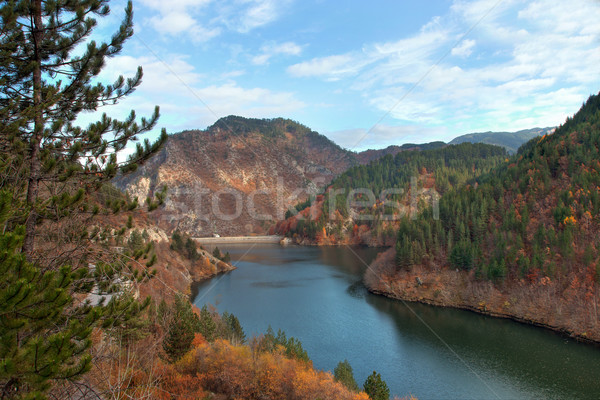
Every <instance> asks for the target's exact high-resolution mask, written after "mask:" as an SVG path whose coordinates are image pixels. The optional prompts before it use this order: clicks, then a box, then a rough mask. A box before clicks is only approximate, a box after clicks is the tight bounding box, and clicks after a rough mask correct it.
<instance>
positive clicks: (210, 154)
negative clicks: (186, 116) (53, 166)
mask: <svg viewBox="0 0 600 400" xmlns="http://www.w3.org/2000/svg"><path fill="white" fill-rule="evenodd" d="M356 163H357V161H356V158H355V154H354V153H351V152H349V151H347V150H344V149H342V148H341V147H339V146H338V145H336V144H335V143H333V142H332V141H330V140H329V139H327V138H326V137H325V136H323V135H320V134H318V133H317V132H314V131H312V130H310V129H309V128H307V127H306V126H304V125H301V124H299V123H297V122H294V121H292V120H289V119H283V118H276V119H252V118H243V117H237V116H229V117H226V118H222V119H220V120H218V121H217V122H216V123H215V124H213V125H212V126H210V127H208V128H207V129H206V130H203V131H202V130H189V131H184V132H181V133H177V134H174V135H172V136H170V137H169V140H168V141H167V143H166V145H165V146H164V148H163V149H162V150H161V152H160V153H159V154H157V155H156V156H155V157H154V158H153V159H151V160H150V161H149V162H148V163H146V164H145V165H144V166H142V167H141V168H140V169H139V170H138V171H136V172H135V173H133V174H130V175H128V176H126V177H117V178H116V179H115V181H114V183H115V185H116V186H117V187H118V188H120V189H122V190H125V191H126V192H127V193H128V194H129V195H130V196H131V197H137V198H138V199H140V200H143V199H145V198H146V197H147V196H149V195H150V196H151V195H153V194H154V193H155V192H157V191H160V190H161V189H162V187H164V186H166V187H167V188H168V191H167V193H168V194H167V199H166V201H165V204H164V206H163V207H161V208H160V209H159V210H156V213H153V214H154V215H155V216H154V217H153V218H155V220H156V222H157V223H158V225H159V226H160V227H161V228H163V229H165V230H166V231H167V232H172V231H174V230H175V229H179V230H181V231H182V232H187V233H189V234H191V235H193V236H210V235H212V234H215V233H216V234H219V235H248V234H252V233H264V232H265V230H266V229H267V228H268V227H269V226H270V225H271V224H272V223H273V222H274V221H276V220H279V219H281V218H283V213H284V212H285V210H286V208H287V206H288V205H291V204H295V203H297V202H298V201H300V200H303V199H304V198H306V197H308V195H309V194H311V193H314V192H316V191H317V189H318V188H320V187H323V186H324V185H325V184H327V183H328V182H329V181H331V179H332V178H333V177H335V176H337V175H339V174H340V173H342V172H343V171H345V170H346V169H348V168H349V167H351V166H353V165H355V164H356Z"/></svg>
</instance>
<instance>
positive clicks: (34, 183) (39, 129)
mask: <svg viewBox="0 0 600 400" xmlns="http://www.w3.org/2000/svg"><path fill="white" fill-rule="evenodd" d="M31 17H32V20H33V27H32V28H33V42H34V43H33V45H34V68H33V105H34V112H35V119H34V128H33V135H31V140H30V143H29V157H30V164H29V179H28V182H27V206H28V207H29V208H30V210H29V216H28V218H27V222H26V223H25V240H24V241H23V248H22V252H23V253H25V256H26V257H27V260H28V261H32V255H33V249H34V245H35V228H36V225H37V212H36V209H35V203H36V200H37V197H38V190H39V183H40V170H41V168H40V163H41V160H40V142H41V139H42V134H43V131H44V116H43V110H42V107H41V104H42V68H41V62H42V57H41V54H40V49H41V46H42V35H43V22H42V0H35V1H34V2H33V5H32V8H31Z"/></svg>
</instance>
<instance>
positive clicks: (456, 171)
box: [275, 143, 507, 246]
mask: <svg viewBox="0 0 600 400" xmlns="http://www.w3.org/2000/svg"><path fill="white" fill-rule="evenodd" d="M431 147H432V148H431V149H430V150H421V151H402V152H399V153H397V154H396V155H395V156H392V155H386V156H384V157H382V158H380V159H378V160H375V161H373V162H371V163H370V164H368V165H358V166H354V167H352V168H350V169H349V170H347V171H346V172H344V173H342V174H341V175H340V176H338V177H337V178H335V179H334V180H333V181H332V183H331V185H330V186H329V187H328V188H327V190H326V191H325V193H324V194H322V195H320V196H317V197H316V198H315V199H314V201H313V202H312V204H311V203H310V202H304V203H300V204H298V205H297V206H296V209H297V211H299V213H298V214H297V215H292V214H293V213H288V215H287V217H288V218H287V219H286V220H285V221H281V222H279V223H278V224H277V225H276V227H275V232H277V233H279V234H282V235H287V236H290V237H292V238H294V240H295V241H296V242H299V243H311V244H367V245H370V246H382V245H392V244H393V243H394V241H395V237H396V233H395V232H396V230H397V229H398V228H399V221H400V220H401V217H402V216H403V215H415V214H416V212H417V209H418V208H419V206H420V205H419V203H420V202H425V203H428V204H429V203H431V202H432V201H436V200H437V198H438V197H439V194H443V193H445V192H447V191H448V190H449V189H450V188H452V187H454V186H457V185H461V184H463V183H465V182H468V181H470V180H472V179H474V178H475V177H477V176H479V175H481V174H483V173H486V172H488V171H490V169H491V168H493V167H494V166H496V165H498V164H499V163H501V162H504V160H505V159H506V157H507V154H506V151H505V150H504V149H503V148H501V147H498V146H492V145H487V144H481V143H476V144H472V143H463V144H459V145H450V146H444V147H441V146H438V145H434V146H431Z"/></svg>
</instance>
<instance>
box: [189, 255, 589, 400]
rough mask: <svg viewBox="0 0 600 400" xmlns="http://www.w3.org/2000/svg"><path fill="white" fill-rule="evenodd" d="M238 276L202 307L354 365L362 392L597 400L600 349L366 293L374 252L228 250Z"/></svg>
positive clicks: (208, 290) (204, 294)
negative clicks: (380, 389)
mask: <svg viewBox="0 0 600 400" xmlns="http://www.w3.org/2000/svg"><path fill="white" fill-rule="evenodd" d="M219 248H220V249H221V250H222V251H229V253H230V254H231V258H232V261H233V264H234V265H235V266H236V267H237V268H238V269H237V270H235V271H233V272H230V273H228V274H224V275H220V276H218V277H215V278H213V279H211V280H207V281H204V282H201V283H199V284H196V285H195V286H194V288H193V289H194V290H193V297H194V303H195V304H196V305H198V306H200V307H201V306H202V305H204V304H212V305H214V306H215V307H216V308H217V309H218V310H219V312H223V311H228V312H230V313H233V314H235V315H236V316H237V317H238V318H239V320H240V322H241V324H242V326H243V327H244V330H245V332H246V336H248V337H250V336H252V335H258V334H261V333H264V332H265V331H266V330H267V328H268V326H269V325H271V326H272V327H273V329H274V330H275V331H277V329H282V330H284V331H285V332H286V334H287V335H288V337H289V336H294V337H296V338H298V339H299V340H300V341H301V342H302V344H303V347H304V348H305V349H306V351H307V352H308V355H309V357H310V358H311V360H313V364H314V366H315V367H316V368H318V369H321V370H326V371H333V369H334V368H335V366H336V365H337V363H338V362H339V361H343V360H344V359H347V360H348V361H349V362H350V364H351V365H352V368H353V369H354V376H355V378H356V381H357V383H358V384H359V386H361V387H362V383H363V382H364V380H365V379H366V377H367V376H368V375H369V374H370V373H371V372H372V371H373V370H376V371H377V372H379V373H380V374H381V376H382V378H383V379H384V380H385V381H386V382H387V384H388V386H389V387H390V390H391V392H392V394H393V395H398V396H406V395H408V394H413V395H415V396H417V397H418V398H419V399H420V400H424V399H454V398H456V399H459V398H460V399H542V398H547V399H597V398H600V347H597V346H592V345H585V344H581V343H578V342H575V341H574V340H571V339H568V338H565V337H562V336H560V335H558V334H555V333H553V332H550V331H547V330H544V329H541V328H536V327H532V326H528V325H524V324H520V323H517V322H514V321H509V320H503V319H496V318H491V317H485V316H481V315H478V314H475V313H472V312H469V311H462V310H453V309H443V308H437V307H432V306H427V305H422V304H415V303H403V302H401V301H398V300H392V299H388V298H385V297H382V296H376V295H373V294H370V293H368V291H367V290H366V289H365V288H364V286H363V285H362V283H361V277H362V275H363V273H364V271H365V269H366V264H368V263H369V262H370V261H371V260H372V259H373V258H374V257H375V255H376V254H377V250H376V249H368V248H358V249H356V248H353V249H350V248H347V247H300V246H288V247H282V246H279V245H265V244H262V245H249V244H246V245H222V246H219Z"/></svg>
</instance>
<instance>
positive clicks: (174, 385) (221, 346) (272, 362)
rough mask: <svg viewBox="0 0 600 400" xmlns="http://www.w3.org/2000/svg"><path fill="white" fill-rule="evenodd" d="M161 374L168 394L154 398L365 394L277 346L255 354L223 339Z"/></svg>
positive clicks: (361, 398)
mask: <svg viewBox="0 0 600 400" xmlns="http://www.w3.org/2000/svg"><path fill="white" fill-rule="evenodd" d="M163 377H164V379H163V385H162V389H163V390H164V392H165V393H168V394H169V396H171V397H169V396H165V395H163V396H161V397H160V398H165V399H166V398H174V397H175V398H189V399H191V398H203V396H206V393H204V391H209V392H213V393H218V394H221V395H224V396H226V397H227V398H230V399H262V398H269V399H273V400H277V399H281V400H287V399H298V400H303V399H306V400H309V399H311V400H312V399H315V398H322V399H340V400H346V399H348V400H368V396H367V395H366V394H365V393H353V392H350V391H349V390H348V389H346V387H344V386H343V385H342V384H340V383H338V382H336V381H335V380H334V379H333V376H332V375H331V373H327V372H322V371H317V370H315V369H313V368H312V364H311V363H304V362H301V361H297V360H293V359H289V358H287V357H286V356H285V355H284V354H283V349H280V351H275V352H274V353H269V352H259V351H258V350H255V349H252V348H251V347H250V346H234V345H232V344H231V343H230V342H228V341H226V340H216V341H215V342H213V343H207V342H203V343H201V344H200V345H199V346H198V347H196V348H195V349H194V350H192V351H191V352H189V353H188V354H187V355H186V356H184V357H183V358H182V359H181V360H180V361H179V362H178V363H177V364H175V366H174V367H166V369H165V371H164V373H163ZM194 396H196V397H194Z"/></svg>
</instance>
